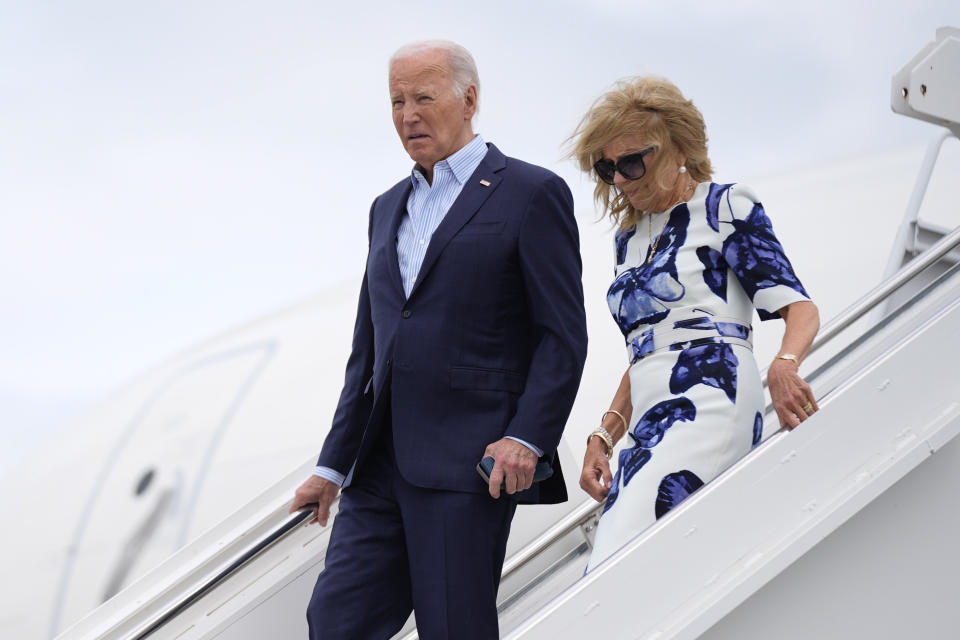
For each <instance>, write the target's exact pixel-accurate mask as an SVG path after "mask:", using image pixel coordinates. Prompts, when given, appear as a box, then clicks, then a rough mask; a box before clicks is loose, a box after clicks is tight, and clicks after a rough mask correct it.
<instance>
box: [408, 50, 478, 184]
mask: <svg viewBox="0 0 960 640" xmlns="http://www.w3.org/2000/svg"><path fill="white" fill-rule="evenodd" d="M390 102H391V103H392V104H393V125H394V126H395V127H396V129H397V133H398V134H399V135H400V141H401V142H403V148H404V149H406V150H407V153H408V154H410V157H411V158H412V159H413V160H414V162H417V163H418V164H419V165H420V166H422V167H423V168H424V169H426V170H427V172H428V173H430V174H431V175H432V173H433V165H434V164H436V163H437V162H439V161H441V160H443V159H444V158H446V157H448V156H450V155H451V154H453V153H455V152H456V151H458V150H459V149H460V148H462V147H463V146H464V145H465V144H467V143H468V142H470V140H472V139H473V129H472V127H471V126H470V119H471V118H472V117H473V114H474V113H475V112H476V108H477V88H476V87H475V86H473V85H470V86H469V87H468V88H467V90H466V91H465V92H464V96H463V97H462V98H461V97H458V96H457V93H456V90H455V89H454V85H453V81H452V78H451V75H450V71H449V69H448V67H447V54H446V53H444V52H443V51H426V52H424V53H419V54H416V55H413V56H410V57H408V58H402V59H400V60H396V61H395V62H394V63H393V66H392V67H391V68H390Z"/></svg>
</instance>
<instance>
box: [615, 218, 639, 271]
mask: <svg viewBox="0 0 960 640" xmlns="http://www.w3.org/2000/svg"><path fill="white" fill-rule="evenodd" d="M636 233H637V225H633V226H632V227H630V228H629V229H623V230H620V231H617V233H616V235H615V236H614V237H615V238H616V241H617V266H618V267H619V266H620V265H622V264H623V262H624V260H626V259H627V243H628V242H630V238H632V237H633V236H634V235H635V234H636Z"/></svg>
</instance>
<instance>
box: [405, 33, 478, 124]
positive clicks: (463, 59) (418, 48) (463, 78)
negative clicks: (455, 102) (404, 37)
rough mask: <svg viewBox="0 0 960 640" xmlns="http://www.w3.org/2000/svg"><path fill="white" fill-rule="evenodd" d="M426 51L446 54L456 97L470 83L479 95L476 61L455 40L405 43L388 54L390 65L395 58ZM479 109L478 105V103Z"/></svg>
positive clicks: (459, 95)
mask: <svg viewBox="0 0 960 640" xmlns="http://www.w3.org/2000/svg"><path fill="white" fill-rule="evenodd" d="M427 51H443V52H444V53H446V54H447V60H448V61H449V64H450V73H451V75H452V76H453V78H452V79H453V88H454V90H455V91H456V92H457V97H459V98H462V97H463V96H464V94H465V93H466V91H467V87H469V86H470V85H471V84H472V85H474V86H475V87H477V97H478V102H479V96H480V75H479V74H478V73H477V63H476V62H474V61H473V56H472V55H470V52H469V51H467V50H466V49H464V48H463V47H461V46H460V45H459V44H457V43H456V42H451V41H449V40H422V41H420V42H411V43H410V44H405V45H403V46H402V47H400V48H399V49H397V50H396V52H395V53H394V54H393V55H392V56H390V65H389V67H388V68H390V69H392V68H393V63H394V62H396V61H397V60H402V59H404V58H409V57H411V56H415V55H417V54H420V53H425V52H427ZM478 110H479V105H478Z"/></svg>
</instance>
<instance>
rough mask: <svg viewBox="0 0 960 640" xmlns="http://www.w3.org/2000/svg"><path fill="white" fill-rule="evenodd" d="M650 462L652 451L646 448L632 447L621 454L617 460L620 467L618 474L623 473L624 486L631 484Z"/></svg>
mask: <svg viewBox="0 0 960 640" xmlns="http://www.w3.org/2000/svg"><path fill="white" fill-rule="evenodd" d="M649 461H650V449H646V448H644V447H630V448H629V449H624V450H623V451H621V452H620V457H618V458H617V463H618V464H619V467H618V468H617V472H618V473H619V472H620V471H623V486H627V485H628V484H630V481H631V480H633V476H634V475H636V473H637V471H640V469H642V468H643V465H645V464H647V463H648V462H649Z"/></svg>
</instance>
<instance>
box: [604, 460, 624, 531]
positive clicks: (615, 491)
mask: <svg viewBox="0 0 960 640" xmlns="http://www.w3.org/2000/svg"><path fill="white" fill-rule="evenodd" d="M620 457H621V458H622V457H623V451H621V452H620ZM619 459H620V458H618V460H619ZM622 471H623V467H620V468H619V469H617V472H616V473H615V474H613V486H612V487H610V493H608V494H607V501H606V503H604V505H603V513H601V514H600V515H601V516H603V514H604V513H606V512H607V511H610V508H611V507H612V506H613V503H614V502H616V501H617V496H619V495H620V473H621V472H622Z"/></svg>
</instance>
